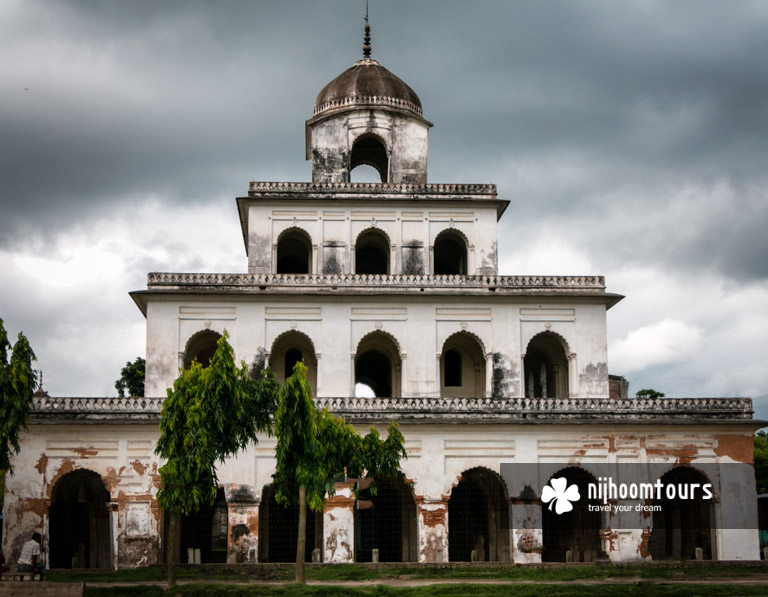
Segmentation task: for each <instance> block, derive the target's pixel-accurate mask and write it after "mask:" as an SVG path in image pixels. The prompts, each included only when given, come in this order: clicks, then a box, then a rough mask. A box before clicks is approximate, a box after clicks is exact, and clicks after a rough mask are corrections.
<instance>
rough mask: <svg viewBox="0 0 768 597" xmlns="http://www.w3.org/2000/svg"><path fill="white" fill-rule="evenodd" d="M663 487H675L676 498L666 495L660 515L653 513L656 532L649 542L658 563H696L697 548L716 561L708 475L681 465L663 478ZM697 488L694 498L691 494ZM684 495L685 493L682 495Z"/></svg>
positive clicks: (661, 502) (658, 502)
mask: <svg viewBox="0 0 768 597" xmlns="http://www.w3.org/2000/svg"><path fill="white" fill-rule="evenodd" d="M661 482H662V485H663V486H664V487H665V488H666V487H668V486H670V485H671V486H674V487H675V496H674V498H672V499H670V498H669V497H668V495H667V493H666V491H665V492H664V495H663V496H662V498H661V500H658V501H656V502H654V503H655V504H660V505H661V511H660V512H654V513H653V530H652V531H651V537H650V539H649V540H648V551H649V553H650V554H651V558H652V559H654V560H694V559H696V548H700V549H701V550H702V557H703V558H704V559H705V560H712V559H714V554H715V553H716V552H715V533H714V532H713V530H712V529H713V527H714V524H713V518H714V508H713V507H712V505H713V502H712V500H705V499H704V497H703V491H702V489H701V487H702V486H703V485H705V484H707V483H710V481H709V479H707V477H706V475H704V474H703V473H701V472H699V471H697V470H696V469H695V468H693V467H690V466H678V467H675V468H673V469H672V470H670V471H668V472H667V473H666V474H664V475H663V476H662V477H661ZM694 485H695V486H696V488H697V489H696V490H695V493H694V494H693V495H694V497H693V499H691V498H690V494H689V492H690V491H694V490H693V489H692V488H693V486H694ZM681 492H682V493H681Z"/></svg>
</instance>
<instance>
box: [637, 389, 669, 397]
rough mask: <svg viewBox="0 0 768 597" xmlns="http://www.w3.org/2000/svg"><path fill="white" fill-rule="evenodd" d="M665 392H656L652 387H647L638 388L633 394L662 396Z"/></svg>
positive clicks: (638, 395)
mask: <svg viewBox="0 0 768 597" xmlns="http://www.w3.org/2000/svg"><path fill="white" fill-rule="evenodd" d="M665 396H666V394H665V393H664V392H658V391H656V390H654V389H653V388H647V389H645V390H638V392H637V393H636V394H635V398H664V397H665Z"/></svg>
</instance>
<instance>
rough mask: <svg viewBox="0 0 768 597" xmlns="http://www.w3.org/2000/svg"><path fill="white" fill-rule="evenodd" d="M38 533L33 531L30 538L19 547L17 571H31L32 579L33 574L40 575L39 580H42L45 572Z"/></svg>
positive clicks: (40, 538)
mask: <svg viewBox="0 0 768 597" xmlns="http://www.w3.org/2000/svg"><path fill="white" fill-rule="evenodd" d="M42 539H43V538H42V537H41V536H40V533H34V534H33V535H32V539H30V540H29V541H27V542H26V543H25V544H24V547H22V548H21V555H20V556H19V572H31V573H32V580H34V579H35V574H39V575H40V580H43V575H44V574H45V564H44V563H43V561H42V557H41V556H42V553H41V552H40V542H41V541H42Z"/></svg>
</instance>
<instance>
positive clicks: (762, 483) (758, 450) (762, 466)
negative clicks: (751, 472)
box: [755, 431, 768, 493]
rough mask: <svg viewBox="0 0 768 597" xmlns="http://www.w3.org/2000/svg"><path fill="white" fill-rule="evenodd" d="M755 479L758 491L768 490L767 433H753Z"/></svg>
mask: <svg viewBox="0 0 768 597" xmlns="http://www.w3.org/2000/svg"><path fill="white" fill-rule="evenodd" d="M755 481H756V483H757V491H758V493H763V492H766V491H768V433H766V432H765V431H758V432H757V433H755Z"/></svg>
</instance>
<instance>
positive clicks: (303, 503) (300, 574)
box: [296, 485, 307, 585]
mask: <svg viewBox="0 0 768 597" xmlns="http://www.w3.org/2000/svg"><path fill="white" fill-rule="evenodd" d="M306 545H307V487H306V486H305V485H302V486H300V487H299V534H298V535H297V538H296V582H297V583H299V584H301V585H305V584H307V578H306V576H305V574H304V552H305V551H306Z"/></svg>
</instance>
